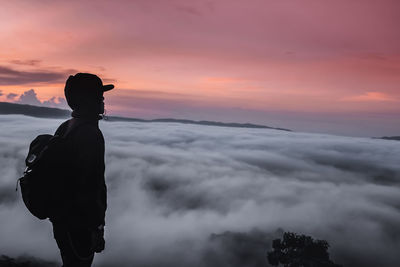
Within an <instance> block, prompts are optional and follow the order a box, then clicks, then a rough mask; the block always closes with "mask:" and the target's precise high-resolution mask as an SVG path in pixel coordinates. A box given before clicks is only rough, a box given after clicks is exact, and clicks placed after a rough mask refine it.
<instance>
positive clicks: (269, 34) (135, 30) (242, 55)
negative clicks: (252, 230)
mask: <svg viewBox="0 0 400 267" xmlns="http://www.w3.org/2000/svg"><path fill="white" fill-rule="evenodd" d="M0 2H1V9H0V36H1V40H2V41H1V42H0V90H1V91H0V92H1V93H0V95H1V94H2V95H1V96H0V100H1V101H11V100H10V99H11V98H9V99H7V96H8V95H9V94H10V93H14V94H16V95H19V94H22V93H23V92H25V91H27V90H29V89H31V88H33V89H34V90H35V92H36V93H37V96H38V98H39V99H40V100H41V101H44V100H47V99H49V98H51V97H53V96H56V97H62V96H63V95H62V93H63V91H62V88H63V84H64V82H65V79H66V78H67V77H68V75H69V74H74V73H76V72H78V71H79V72H92V73H96V74H98V75H99V76H100V77H102V78H104V79H106V81H107V82H112V83H114V84H115V85H116V90H115V91H112V92H110V93H108V94H107V106H108V111H109V113H110V114H115V115H125V116H134V117H145V118H154V117H175V118H187V119H209V120H222V121H237V122H253V123H263V124H269V125H271V124H272V125H271V126H280V127H286V128H294V129H295V130H296V129H299V130H310V131H320V132H331V133H339V134H349V135H374V134H392V135H396V134H400V126H399V125H400V120H399V119H398V117H399V115H400V105H399V104H400V31H399V29H398V26H399V25H400V16H399V15H398V14H399V12H400V2H399V1H390V0H385V1H368V0H366V1H343V0H340V1H329V0H326V1H312V0H308V1H307V0H299V1H286V0H282V1H272V0H270V1H265V0H263V1H261V0H260V1H259V0H251V1H232V0H229V1H227V0H219V1H175V0H171V1H161V0H159V1H155V0H152V1H145V0H137V1H47V0H42V1H0Z"/></svg>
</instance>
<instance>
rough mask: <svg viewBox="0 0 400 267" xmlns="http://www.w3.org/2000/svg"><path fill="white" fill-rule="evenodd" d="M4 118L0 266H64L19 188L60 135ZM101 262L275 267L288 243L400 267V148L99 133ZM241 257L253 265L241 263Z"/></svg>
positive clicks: (140, 130)
mask: <svg viewBox="0 0 400 267" xmlns="http://www.w3.org/2000/svg"><path fill="white" fill-rule="evenodd" d="M61 122H62V121H60V120H55V119H38V118H31V117H25V116H20V115H0V123H1V128H2V131H1V134H0V147H1V150H0V151H1V152H0V169H1V170H2V174H1V179H0V225H1V226H2V227H0V236H1V238H0V254H4V255H7V256H11V257H19V256H21V255H30V256H34V257H37V258H40V259H44V260H46V261H58V262H59V261H60V260H59V252H58V248H57V246H56V243H55V241H54V239H53V237H52V228H51V224H50V222H48V221H39V220H38V219H36V218H35V217H33V216H32V215H31V214H29V212H28V211H27V209H26V208H25V207H24V205H23V202H22V200H21V196H20V193H19V192H17V193H16V192H15V184H16V180H17V178H19V177H20V176H21V174H22V172H23V169H24V158H25V157H26V154H27V151H28V145H29V143H30V141H31V140H32V139H33V138H34V137H35V136H36V135H38V134H42V133H54V131H55V129H56V127H57V126H58V125H59V124H60V123H61ZM100 128H101V129H102V131H103V134H104V137H105V140H106V183H107V186H108V210H107V214H106V230H105V231H106V250H105V251H104V253H101V254H97V255H96V257H95V265H94V266H149V267H150V266H160V265H163V266H167V267H168V266H209V267H213V266H268V264H267V260H266V252H267V250H268V249H269V248H270V245H271V241H272V240H273V239H274V238H277V237H280V235H281V233H282V231H293V232H297V233H302V234H307V235H311V236H313V237H314V238H317V239H325V240H327V241H328V242H329V244H330V245H331V247H330V250H329V251H330V253H331V258H332V259H333V261H335V262H336V263H339V264H343V265H344V266H366V267H368V266H388V267H392V266H393V267H395V266H399V264H400V260H399V258H398V251H399V249H400V213H399V209H400V205H399V203H400V191H399V185H400V164H399V159H400V142H396V141H389V140H379V139H369V138H355V137H341V136H332V135H322V134H309V133H299V132H285V131H278V130H270V129H246V128H228V127H214V126H202V125H184V124H178V123H136V122H109V121H101V122H100ZM243 255H246V257H243Z"/></svg>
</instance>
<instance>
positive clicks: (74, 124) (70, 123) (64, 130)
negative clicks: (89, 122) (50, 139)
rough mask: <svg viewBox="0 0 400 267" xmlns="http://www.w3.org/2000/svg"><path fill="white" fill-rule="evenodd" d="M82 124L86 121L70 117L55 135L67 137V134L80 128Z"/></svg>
mask: <svg viewBox="0 0 400 267" xmlns="http://www.w3.org/2000/svg"><path fill="white" fill-rule="evenodd" d="M82 124H84V123H82V122H80V121H78V120H76V119H74V118H72V119H69V120H67V121H65V122H63V123H62V124H61V125H60V126H59V127H58V129H57V130H56V132H55V134H54V135H57V136H60V137H61V138H67V136H69V135H70V134H71V133H72V132H74V131H75V130H76V129H78V128H79V127H80V126H81V125H82Z"/></svg>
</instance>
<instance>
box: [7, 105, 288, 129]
mask: <svg viewBox="0 0 400 267" xmlns="http://www.w3.org/2000/svg"><path fill="white" fill-rule="evenodd" d="M0 114H22V115H26V116H32V117H39V118H68V117H69V116H71V111H69V110H66V109H59V108H49V107H40V106H32V105H25V104H16V103H9V102H0ZM107 120H108V121H132V122H175V123H184V124H198V125H208V126H220V127H235V128H261V129H274V130H281V131H289V132H290V131H291V130H289V129H285V128H276V127H270V126H265V125H259V124H252V123H235V122H232V123H225V122H216V121H193V120H184V119H172V118H162V119H153V120H146V119H138V118H128V117H118V116H107Z"/></svg>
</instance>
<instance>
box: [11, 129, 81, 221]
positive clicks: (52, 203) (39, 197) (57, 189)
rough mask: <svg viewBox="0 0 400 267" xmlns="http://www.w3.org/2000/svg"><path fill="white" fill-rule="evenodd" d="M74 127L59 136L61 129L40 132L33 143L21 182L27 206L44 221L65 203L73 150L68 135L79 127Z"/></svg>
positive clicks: (23, 198)
mask: <svg viewBox="0 0 400 267" xmlns="http://www.w3.org/2000/svg"><path fill="white" fill-rule="evenodd" d="M68 122H69V121H68ZM68 122H66V123H68ZM62 126H63V125H61V126H60V127H62ZM67 126H69V125H68V124H67ZM73 126H74V125H72V126H71V127H68V130H67V131H66V133H65V134H64V135H63V136H60V135H58V134H57V132H58V131H57V132H56V134H55V135H51V134H42V135H38V136H37V137H36V138H35V139H34V140H33V141H32V142H31V144H30V146H29V152H28V155H27V157H26V159H25V164H26V168H25V171H24V173H23V176H22V177H21V178H19V179H18V182H19V184H20V187H21V194H22V200H23V202H24V203H25V206H26V207H27V208H28V210H29V211H30V212H31V213H32V214H33V215H34V216H35V217H37V218H39V219H41V220H44V219H47V218H51V216H52V214H54V213H55V212H57V210H59V209H60V208H61V206H62V203H63V201H64V202H65V197H66V191H67V190H68V183H67V182H68V177H69V176H70V174H71V169H72V168H71V164H72V151H71V146H70V145H69V142H68V139H67V137H68V135H69V134H71V132H72V131H74V130H75V129H76V128H77V127H76V126H75V127H73ZM17 190H18V185H17Z"/></svg>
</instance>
